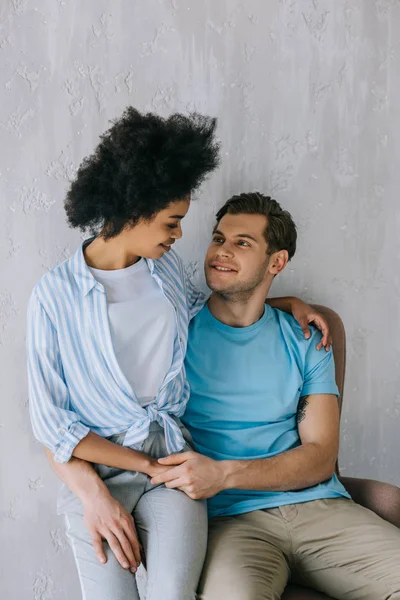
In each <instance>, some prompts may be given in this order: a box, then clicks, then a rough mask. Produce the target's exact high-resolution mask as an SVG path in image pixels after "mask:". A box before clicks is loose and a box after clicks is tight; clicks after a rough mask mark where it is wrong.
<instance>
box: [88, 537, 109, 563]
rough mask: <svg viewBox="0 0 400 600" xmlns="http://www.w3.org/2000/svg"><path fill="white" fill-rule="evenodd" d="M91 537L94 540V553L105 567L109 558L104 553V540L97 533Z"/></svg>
mask: <svg viewBox="0 0 400 600" xmlns="http://www.w3.org/2000/svg"><path fill="white" fill-rule="evenodd" d="M90 535H91V538H92V544H93V548H94V551H95V553H96V556H97V560H98V561H99V562H100V563H101V564H102V565H104V563H106V562H107V556H106V553H105V552H104V548H103V540H102V538H101V535H100V534H99V533H98V532H97V531H95V532H93V533H91V534H90Z"/></svg>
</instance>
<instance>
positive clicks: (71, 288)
mask: <svg viewBox="0 0 400 600" xmlns="http://www.w3.org/2000/svg"><path fill="white" fill-rule="evenodd" d="M215 127H216V120H215V119H210V118H207V117H202V116H199V115H193V116H191V117H184V116H182V115H179V114H176V115H173V116H171V117H170V118H169V119H162V118H160V117H158V116H156V115H153V114H147V115H142V114H140V113H139V112H138V111H136V110H135V109H133V108H128V109H127V110H126V111H125V112H124V114H123V115H122V117H121V118H120V119H119V120H117V121H115V122H114V124H113V126H112V127H111V128H110V129H109V130H108V131H107V132H106V133H105V134H104V135H103V136H102V137H101V142H100V144H99V145H98V147H97V149H96V150H95V152H94V154H93V155H92V156H90V157H89V158H87V159H85V160H84V161H83V163H82V165H81V167H80V169H79V170H78V174H77V178H76V180H75V181H74V182H73V183H72V185H71V188H70V190H69V192H68V194H67V200H66V213H67V216H68V221H69V224H70V225H71V226H72V227H78V228H80V229H82V230H87V229H89V230H91V231H92V232H93V234H94V235H93V237H92V238H91V239H89V240H88V241H86V242H84V243H83V245H82V247H80V248H79V249H78V251H77V252H76V254H74V255H73V256H72V257H71V258H69V259H68V260H67V261H65V262H64V263H62V264H61V265H59V266H57V267H55V268H54V269H53V270H51V271H50V272H49V273H47V274H45V275H44V276H43V278H42V279H41V280H40V282H39V283H38V284H37V286H36V287H35V289H34V290H33V293H32V296H31V300H30V304H29V315H28V336H27V352H28V371H29V384H30V410H31V419H32V425H33V430H34V433H35V436H36V438H37V439H38V440H39V441H40V442H41V443H43V444H44V445H45V446H46V447H47V449H48V452H49V453H50V455H51V456H52V459H53V460H54V461H55V463H61V465H60V466H59V467H57V466H55V470H56V472H57V473H58V474H59V475H60V476H61V477H62V478H63V479H64V481H65V482H66V483H67V484H68V486H69V488H70V489H68V487H67V486H64V488H63V492H62V495H61V498H60V501H59V511H60V512H61V513H63V514H64V515H65V518H66V524H67V530H68V535H69V537H70V539H71V542H72V548H73V551H74V556H75V560H76V563H77V568H78V573H79V576H80V582H81V587H82V594H83V597H84V598H86V599H94V598H96V600H97V599H99V598H100V599H104V600H105V599H107V598H112V599H113V600H120V599H121V600H122V599H124V600H128V599H137V598H139V595H138V591H137V586H136V580H135V571H136V568H137V566H138V565H139V563H140V551H139V542H138V539H137V538H136V537H135V535H133V534H132V527H130V528H129V527H128V526H126V528H125V530H124V532H123V534H122V533H121V531H122V529H123V525H121V526H120V527H119V529H118V527H117V528H116V529H115V531H114V532H108V534H107V535H105V534H104V536H103V537H105V539H106V540H107V542H108V545H109V548H108V550H107V557H108V560H107V561H106V562H105V563H104V564H102V565H101V564H99V562H98V561H97V560H96V551H97V554H98V555H100V556H102V549H101V539H100V537H99V535H97V537H96V536H94V535H92V536H91V534H90V532H89V530H88V529H87V527H86V525H85V514H86V511H87V510H88V507H87V505H86V501H85V481H84V480H82V481H83V483H82V481H81V484H80V485H77V483H76V482H77V481H78V480H77V479H76V478H75V479H74V478H73V477H72V478H69V476H68V472H69V471H68V469H69V467H70V468H71V469H72V468H73V467H74V468H75V466H76V465H77V462H76V461H77V460H79V459H80V460H81V461H85V464H87V463H91V464H93V466H94V469H95V471H96V480H98V481H100V480H101V484H102V486H106V487H107V489H108V491H109V492H110V493H111V495H112V496H113V497H114V498H115V499H116V500H117V501H118V502H119V503H120V504H121V505H122V507H123V508H124V511H126V512H125V513H124V514H123V518H124V519H125V522H126V518H127V515H129V517H130V518H132V517H131V515H134V518H135V524H136V527H137V533H138V536H137V537H138V538H139V540H140V542H141V543H142V544H143V547H144V555H145V557H146V564H147V572H148V583H147V600H153V599H156V598H157V599H159V598H163V599H164V600H168V599H169V598H171V599H173V600H180V599H182V600H187V599H189V598H194V597H195V590H196V587H197V582H198V579H199V576H200V572H201V568H202V564H203V559H204V556H205V550H206V538H207V517H206V510H205V506H204V504H203V503H202V502H196V501H193V500H190V499H189V498H188V497H187V496H186V495H185V494H184V493H183V492H181V491H179V490H170V489H167V488H165V487H164V486H153V485H152V484H151V483H150V479H151V478H152V477H154V476H155V475H156V474H158V473H160V472H162V471H163V470H165V469H166V468H165V467H162V466H161V465H159V464H158V463H157V459H158V458H159V457H161V456H165V455H166V454H170V453H173V452H179V451H185V450H187V449H188V448H190V444H191V438H190V434H189V433H188V432H187V430H186V429H185V428H184V427H183V425H182V423H181V421H180V419H179V417H180V416H181V415H182V414H183V412H184V410H185V405H186V403H187V400H188V394H189V389H188V385H187V382H186V379H185V370H184V366H183V360H184V355H185V350H186V342H187V330H188V322H189V318H190V315H191V314H192V313H193V312H194V311H195V310H196V309H197V308H198V306H200V305H201V304H202V303H203V302H204V301H205V298H204V296H203V295H202V294H201V293H200V292H198V291H197V290H195V288H194V287H193V286H192V285H191V284H190V282H189V281H188V279H187V278H186V276H185V272H184V268H183V265H182V262H181V261H180V259H179V257H178V256H177V255H176V254H175V253H174V251H173V250H172V249H171V246H172V244H173V243H174V242H175V240H176V239H179V238H180V237H181V236H182V230H181V221H182V219H183V218H184V217H185V215H186V213H187V211H188V209H189V204H190V196H191V193H192V192H193V191H194V190H195V189H196V188H197V187H198V186H199V185H200V183H201V182H202V181H203V180H204V178H205V176H206V175H207V174H208V173H210V172H211V171H212V170H214V169H215V168H216V166H217V164H218V150H219V148H218V144H217V143H216V142H215V139H214V133H215ZM299 306H300V308H299ZM302 306H303V305H297V308H298V311H299V312H300V313H301V312H302V313H303V316H304V310H303V308H302ZM283 308H285V306H283ZM62 463H70V464H69V465H62ZM78 466H79V467H81V466H82V464H78ZM63 468H64V470H63ZM98 476H99V477H100V479H99V477H98ZM122 521H123V519H121V522H122ZM130 525H131V526H132V523H130ZM97 534H98V532H97ZM92 542H94V545H95V548H94V547H93V544H92ZM110 549H111V550H110ZM132 549H133V550H132ZM120 564H121V565H122V566H123V568H121V566H120Z"/></svg>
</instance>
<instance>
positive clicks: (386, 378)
mask: <svg viewBox="0 0 400 600" xmlns="http://www.w3.org/2000/svg"><path fill="white" fill-rule="evenodd" d="M399 32H400V1H399V0H335V1H333V0H271V1H269V2H265V1H262V0H246V1H243V0H225V1H222V0H221V1H220V0H213V1H211V0H205V1H201V2H200V1H198V0H188V1H183V0H146V1H145V0H142V1H139V0H114V1H113V2H106V1H105V0H86V1H85V2H82V1H81V2H79V1H78V0H37V1H34V0H3V2H2V3H1V5H0V69H1V82H0V90H1V91H0V102H1V112H0V132H1V146H0V152H1V161H0V193H1V196H0V197H1V203H0V269H1V278H0V364H1V378H0V390H1V395H0V399H1V412H0V462H1V466H0V470H1V474H0V489H1V492H0V538H1V546H0V548H1V549H0V553H1V560H0V571H1V574H0V596H1V598H3V599H4V600H66V599H67V598H79V586H78V578H77V575H76V573H75V567H74V564H73V560H72V556H71V554H70V551H69V548H68V546H67V543H66V539H65V535H64V531H63V523H62V521H61V520H59V518H58V517H57V516H56V514H55V495H56V489H57V483H56V480H55V478H54V476H53V475H52V474H51V472H50V470H49V468H48V467H47V464H46V461H45V458H44V454H43V451H42V448H41V447H40V446H39V444H37V443H36V442H35V441H34V440H33V439H32V434H31V430H30V424H29V417H28V396H27V382H26V374H25V356H24V336H25V310H26V303H27V298H28V295H29V293H30V290H31V289H32V287H33V285H34V283H35V282H36V281H37V280H38V278H39V277H40V276H41V274H42V273H44V271H45V270H47V269H48V268H50V267H51V266H52V265H54V264H55V263H56V262H57V261H59V260H63V259H64V258H66V257H68V256H69V255H70V253H71V252H73V251H74V249H75V248H76V246H77V244H78V243H79V242H80V239H81V238H80V236H79V234H77V233H76V232H73V231H71V230H69V229H68V228H67V227H66V225H65V222H64V215H63V206H62V205H63V197H64V195H65V191H66V188H67V186H68V182H69V180H70V179H71V177H73V175H74V173H75V170H76V168H77V166H78V164H79V163H80V161H81V160H82V158H83V157H84V156H85V155H86V154H88V153H89V152H90V151H91V150H92V148H93V147H94V145H95V144H96V142H97V140H98V136H99V134H100V133H101V132H102V131H104V130H105V129H106V127H107V126H108V124H109V121H110V119H112V118H115V117H117V116H118V115H119V114H120V113H121V111H122V110H123V108H124V107H125V106H126V105H128V104H132V105H134V106H136V107H138V108H140V109H144V110H151V111H156V112H159V113H161V114H164V115H167V114H169V113H171V112H174V111H178V110H179V111H192V110H198V111H200V112H204V113H208V114H211V115H216V116H218V117H219V119H220V125H219V135H220V137H221V141H222V148H223V163H222V166H221V169H220V170H219V172H218V173H217V174H215V175H214V176H213V177H212V178H211V179H210V180H209V182H208V183H207V184H206V185H204V187H203V189H202V190H201V193H200V194H199V195H198V201H197V202H196V203H194V204H193V206H192V207H191V210H190V214H189V215H188V217H187V219H186V220H185V223H184V238H183V240H182V241H181V242H180V243H179V250H180V252H181V255H182V256H183V257H184V259H185V261H186V262H187V263H188V264H190V269H191V271H192V274H193V277H194V279H195V280H196V281H198V282H200V283H201V284H202V283H203V280H202V267H201V263H202V257H203V254H204V251H205V248H206V246H207V243H208V240H209V233H210V227H211V224H212V222H213V215H214V212H215V209H216V207H217V206H219V205H220V204H221V203H222V202H223V201H224V200H225V199H226V198H227V197H228V196H229V195H230V194H232V193H233V192H238V191H250V190H254V189H259V190H261V191H264V192H266V193H271V194H273V195H274V196H275V197H276V198H277V199H278V200H279V201H281V203H282V204H283V205H284V206H285V207H287V208H288V209H289V210H290V211H291V212H292V214H293V216H294V218H295V220H296V221H297V223H298V225H299V235H300V241H299V247H298V253H297V255H296V257H295V258H294V260H293V262H292V263H291V264H290V265H289V267H288V269H287V270H286V272H285V273H284V274H282V276H280V277H279V279H278V280H277V281H276V283H275V284H274V288H273V295H283V294H296V295H298V296H300V297H302V298H304V299H306V300H308V301H314V302H318V303H322V304H326V305H328V306H331V307H332V308H334V309H335V310H336V311H337V312H338V313H339V314H340V315H341V316H342V318H343V320H344V323H345V326H346V329H347V335H348V371H347V380H346V390H345V399H344V400H345V401H344V414H343V419H342V430H341V465H342V471H343V472H344V473H346V474H351V475H358V476H367V477H372V478H379V479H382V480H385V481H388V482H393V483H397V484H398V485H400V468H399V456H400V436H399V423H400V375H399V366H400V351H399V299H400V277H399V259H400V242H399V238H400V236H399V229H400V210H399V206H398V205H399V187H400V151H399V128H400V110H399V106H400V42H399V40H400V37H399Z"/></svg>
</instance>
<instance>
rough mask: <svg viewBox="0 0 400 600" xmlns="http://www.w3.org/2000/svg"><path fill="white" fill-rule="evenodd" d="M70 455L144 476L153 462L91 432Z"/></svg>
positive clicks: (145, 456) (139, 453)
mask: <svg viewBox="0 0 400 600" xmlns="http://www.w3.org/2000/svg"><path fill="white" fill-rule="evenodd" d="M72 454H73V456H74V457H76V458H80V459H82V460H85V461H88V462H91V463H99V464H101V465H107V466H108V467H117V468H118V469H124V470H125V471H138V472H140V473H146V474H149V470H150V467H151V466H152V464H153V462H154V460H153V459H152V458H151V457H150V456H148V455H147V454H144V452H139V451H137V450H132V449H131V448H126V447H124V446H120V445H119V444H115V443H114V442H110V440H106V439H105V438H103V437H101V436H99V435H96V434H95V433H93V432H89V433H88V434H87V436H86V437H84V438H83V439H82V440H81V441H80V442H79V444H78V445H77V446H75V448H74V450H73V452H72Z"/></svg>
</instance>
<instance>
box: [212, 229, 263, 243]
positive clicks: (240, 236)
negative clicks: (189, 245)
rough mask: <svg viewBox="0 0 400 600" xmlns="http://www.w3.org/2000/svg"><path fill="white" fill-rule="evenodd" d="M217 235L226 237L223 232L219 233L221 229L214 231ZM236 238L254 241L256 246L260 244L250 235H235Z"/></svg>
mask: <svg viewBox="0 0 400 600" xmlns="http://www.w3.org/2000/svg"><path fill="white" fill-rule="evenodd" d="M216 233H217V234H218V235H222V237H225V236H224V234H223V233H222V231H219V229H214V231H213V235H215V234H216ZM235 237H237V238H247V239H249V240H253V242H255V243H256V244H258V243H259V242H258V241H257V240H256V239H255V238H254V237H253V236H252V235H250V234H249V233H237V234H236V235H235Z"/></svg>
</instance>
